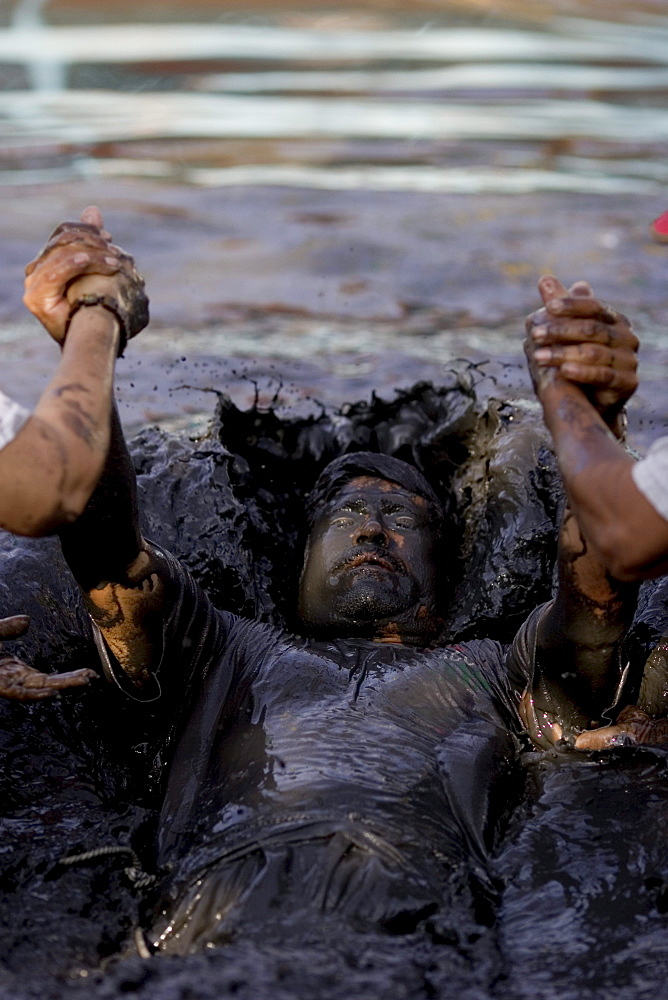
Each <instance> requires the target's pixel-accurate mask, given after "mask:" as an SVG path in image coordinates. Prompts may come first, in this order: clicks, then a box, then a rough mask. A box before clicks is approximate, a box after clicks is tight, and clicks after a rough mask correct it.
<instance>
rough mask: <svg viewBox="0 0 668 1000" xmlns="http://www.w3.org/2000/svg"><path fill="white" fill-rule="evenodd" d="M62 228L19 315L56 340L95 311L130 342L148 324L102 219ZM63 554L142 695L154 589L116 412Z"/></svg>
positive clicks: (36, 265) (138, 285) (153, 648)
mask: <svg viewBox="0 0 668 1000" xmlns="http://www.w3.org/2000/svg"><path fill="white" fill-rule="evenodd" d="M91 217H92V218H93V219H94V222H95V223H97V224H93V223H91V222H89V221H86V222H82V223H65V224H64V225H63V226H60V227H59V228H58V229H56V230H55V232H54V233H53V235H52V236H51V238H50V239H49V241H48V243H47V244H46V247H45V248H44V250H43V251H42V253H41V254H40V255H39V257H38V258H37V259H36V260H35V261H34V262H33V263H32V264H30V265H29V266H28V268H27V275H28V277H27V279H26V295H25V298H24V301H25V303H26V305H27V306H28V308H29V309H30V310H31V311H32V312H33V313H34V314H35V315H36V316H37V318H38V319H40V321H41V322H42V323H43V325H44V326H45V327H46V329H47V330H48V332H49V334H50V335H51V336H52V337H53V338H54V339H55V340H57V341H58V342H59V343H62V342H63V340H65V339H66V332H67V329H68V325H69V324H70V323H72V322H74V321H75V320H76V321H77V323H78V324H79V326H81V325H82V324H84V325H85V324H86V323H88V324H92V323H93V322H94V319H95V315H96V314H99V313H100V311H102V312H103V313H107V314H109V315H111V316H112V317H115V318H116V320H117V321H118V323H119V324H120V326H121V327H122V331H121V335H122V338H123V339H122V341H121V343H122V344H124V340H125V338H127V337H129V336H133V335H134V334H135V333H137V332H138V330H140V329H141V328H142V326H144V325H145V323H146V321H147V319H148V312H147V309H146V297H145V295H144V290H143V281H142V279H141V277H140V276H139V274H138V273H137V271H136V269H135V267H134V263H133V261H132V259H131V258H130V257H128V256H127V254H124V253H123V252H122V251H120V250H119V248H118V247H115V246H113V244H111V242H110V237H109V234H108V233H106V232H105V231H104V230H103V229H102V228H101V227H102V219H101V217H100V216H99V213H97V215H94V216H91V215H89V216H88V217H86V218H91ZM112 405H113V404H112ZM60 536H61V542H62V546H63V552H64V554H65V558H66V559H67V561H68V563H69V565H70V568H71V569H72V572H73V574H74V576H75V578H76V580H77V582H78V584H79V586H80V587H81V589H82V590H83V593H84V597H85V599H86V603H87V605H88V609H89V611H90V613H91V615H92V617H93V620H94V621H95V622H96V623H97V625H98V627H99V628H100V631H101V632H102V635H103V636H104V638H105V640H106V642H107V644H108V646H109V648H110V649H111V651H112V652H113V654H114V655H115V657H116V658H117V660H118V661H119V664H120V665H121V667H122V668H123V670H124V671H125V672H126V673H127V675H128V676H129V678H130V679H131V681H132V682H133V683H134V684H135V685H136V686H137V688H138V689H141V688H142V687H143V686H144V685H145V684H146V683H147V682H148V681H149V680H150V677H151V674H152V672H153V669H154V667H155V665H156V664H157V662H158V660H159V657H160V654H161V651H162V649H161V646H162V614H161V610H162V597H163V587H162V581H161V579H160V576H159V573H158V571H157V566H158V563H159V560H158V559H156V557H155V556H154V554H153V552H152V551H151V549H150V547H148V546H147V545H146V544H145V543H144V541H143V539H142V537H141V534H140V531H139V523H138V512H137V499H136V482H135V474H134V469H133V467H132V462H131V460H130V456H129V454H128V451H127V448H126V445H125V441H124V439H123V434H122V430H121V426H120V421H119V419H118V414H117V413H116V410H115V407H114V408H113V412H112V414H111V424H110V443H109V450H108V453H107V459H106V463H105V467H104V470H103V473H102V476H101V478H100V481H99V483H98V486H97V488H96V489H95V492H94V493H93V496H92V498H91V500H90V502H89V504H88V506H87V507H86V509H85V510H84V512H83V514H82V515H81V516H80V517H79V519H78V520H77V521H76V522H75V523H74V524H71V525H68V526H66V527H64V528H62V529H61V532H60Z"/></svg>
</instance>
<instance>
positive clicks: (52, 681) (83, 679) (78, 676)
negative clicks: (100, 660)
mask: <svg viewBox="0 0 668 1000" xmlns="http://www.w3.org/2000/svg"><path fill="white" fill-rule="evenodd" d="M96 677H97V674H96V673H95V671H94V670H89V669H88V668H84V669H82V670H70V671H68V672H67V673H64V674H42V673H40V672H39V671H36V672H35V674H31V675H30V677H29V678H28V679H27V680H26V683H25V686H26V687H27V688H31V689H35V688H37V689H39V688H42V689H45V690H47V691H64V690H65V688H72V687H83V686H84V685H85V684H89V683H90V682H91V681H92V680H95V678H96Z"/></svg>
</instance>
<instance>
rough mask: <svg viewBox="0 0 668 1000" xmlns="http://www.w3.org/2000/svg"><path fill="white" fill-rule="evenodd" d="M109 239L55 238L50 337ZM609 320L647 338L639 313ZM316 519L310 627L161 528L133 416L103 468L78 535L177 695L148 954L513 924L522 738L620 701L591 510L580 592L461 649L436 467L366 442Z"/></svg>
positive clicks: (91, 574) (98, 618)
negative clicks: (189, 553)
mask: <svg viewBox="0 0 668 1000" xmlns="http://www.w3.org/2000/svg"><path fill="white" fill-rule="evenodd" d="M106 246H107V239H106V236H105V234H104V233H103V232H101V231H97V232H95V231H93V230H92V229H91V228H90V227H87V228H86V229H82V230H81V232H80V235H79V236H77V230H76V227H75V226H72V225H69V226H68V227H67V228H66V229H64V230H63V229H61V230H57V231H56V233H55V234H54V236H53V237H52V240H51V243H50V244H49V245H48V246H47V252H46V253H45V254H44V255H43V257H42V258H41V259H40V261H39V262H38V264H37V267H36V269H35V270H33V272H32V274H31V276H30V277H29V279H28V287H27V294H26V302H27V304H28V305H29V307H30V308H32V310H33V312H35V314H36V315H37V316H38V317H39V318H41V319H42V321H43V322H44V324H45V325H46V326H47V329H50V330H51V332H53V330H52V327H53V325H54V321H53V318H52V317H50V316H49V315H47V314H46V313H45V310H44V308H43V301H44V299H45V297H46V296H47V285H48V280H46V279H45V275H47V276H48V261H49V254H50V252H54V253H55V252H58V253H63V252H65V253H67V254H70V255H71V260H72V261H74V260H75V258H76V254H77V253H80V252H82V250H85V252H86V254H87V255H88V257H89V258H90V259H91V260H92V261H93V264H92V265H89V266H88V270H89V271H91V270H94V261H95V260H96V259H97V257H99V259H100V260H101V261H102V260H103V258H104V255H105V250H106ZM63 248H66V249H63ZM100 270H101V271H103V268H102V267H101V268H100ZM38 273H41V279H42V280H41V284H40V286H39V294H37V293H36V292H34V288H35V287H36V286H35V284H34V282H35V275H36V274H38ZM117 280H118V279H117V277H114V276H106V277H103V276H101V277H100V279H99V281H100V294H104V295H105V296H112V297H113V295H114V282H115V281H117ZM60 294H62V289H61V290H59V289H58V288H57V287H55V286H54V287H52V288H49V289H48V295H49V296H50V298H51V300H55V299H56V298H57V297H58V295H60ZM601 315H602V316H604V318H603V319H600V318H599V317H597V318H596V320H595V321H596V322H606V323H608V324H610V326H611V327H612V328H614V330H615V334H616V337H617V340H618V341H625V337H626V332H627V330H626V325H625V321H624V320H623V319H621V318H619V317H617V315H616V314H613V313H612V312H611V311H609V310H608V311H607V312H605V311H604V310H603V309H602V308H601ZM592 321H594V320H592ZM620 351H621V349H620ZM631 353H632V352H631ZM620 358H621V353H620ZM620 363H622V361H621V360H620ZM624 363H626V361H624ZM629 394H630V392H629V391H628V389H627V390H625V391H624V392H623V393H621V395H620V399H621V397H622V396H623V397H624V398H626V396H628V395H629ZM621 401H622V402H623V399H621ZM307 517H308V527H309V538H308V544H307V549H306V554H305V558H304V565H303V572H302V576H301V584H300V589H299V595H298V612H299V619H300V622H301V625H300V628H299V635H292V634H290V633H288V632H286V631H284V630H283V629H280V628H277V627H274V626H272V625H269V624H265V623H260V622H256V621H251V620H245V619H242V618H239V617H237V616H236V615H234V614H230V613H228V612H226V611H220V610H218V609H216V608H214V607H213V606H212V604H211V603H210V601H209V600H208V598H207V597H206V596H205V595H204V593H203V592H202V591H201V590H200V589H199V587H198V586H197V585H196V584H195V583H194V581H193V580H192V578H191V577H190V576H189V574H188V572H187V570H186V569H185V568H184V567H183V566H181V565H180V564H179V563H178V562H177V561H176V560H175V559H174V558H173V557H172V556H170V555H169V553H167V552H165V551H163V550H161V549H159V548H158V547H157V546H155V545H153V544H151V543H150V542H149V541H146V540H144V539H143V538H142V536H141V534H140V531H139V527H138V511H137V503H136V491H135V477H134V473H133V469H132V465H131V463H130V461H129V457H128V454H127V451H126V448H125V444H124V442H123V438H122V435H121V431H120V428H119V424H118V421H117V420H115V423H114V430H113V439H112V444H111V448H110V452H109V458H108V462H107V468H106V471H105V474H104V475H103V478H102V480H101V482H100V485H99V486H98V488H97V490H96V492H95V494H94V496H93V498H92V501H91V503H90V504H89V507H88V509H87V510H86V512H85V513H84V514H83V516H82V517H81V518H80V519H79V520H78V521H77V523H76V524H74V525H72V526H70V527H68V528H67V529H66V530H65V531H63V532H62V536H61V537H62V541H63V549H64V552H65V555H66V558H67V560H68V562H69V565H70V566H71V568H72V571H73V573H74V575H75V577H76V579H77V581H78V583H79V585H80V586H81V588H82V590H83V592H84V595H85V598H86V601H87V605H88V608H89V610H90V613H91V616H92V618H93V621H94V622H95V624H96V628H97V633H98V641H99V647H100V650H101V653H102V656H103V661H104V665H105V672H106V673H107V675H108V677H109V678H111V679H113V680H114V681H115V682H116V684H118V685H119V686H120V687H121V688H122V689H123V690H124V691H125V692H127V693H128V694H129V695H130V696H131V697H133V698H135V699H138V700H146V701H147V702H153V703H155V704H154V705H153V706H152V707H153V708H155V706H156V705H157V706H158V711H159V712H161V713H162V714H161V716H160V718H161V720H162V722H161V731H160V734H159V737H158V739H157V740H156V745H155V747H154V760H155V765H156V769H157V773H158V776H159V779H160V788H161V792H162V796H163V798H162V811H161V815H160V821H159V826H158V830H157V836H156V846H155V858H154V864H155V866H156V869H157V870H159V871H161V872H164V873H165V877H164V879H163V880H162V882H161V886H160V893H159V894H157V896H156V900H155V902H154V907H153V909H152V911H151V912H150V913H149V914H147V916H146V919H145V922H144V926H145V938H146V942H148V944H147V945H146V944H144V943H143V941H142V945H141V947H142V949H145V948H146V947H148V948H149V950H151V951H162V952H166V953H172V954H189V953H192V952H195V951H198V950H200V949H203V948H207V947H215V946H217V945H221V944H224V943H226V942H228V941H231V940H234V939H235V938H239V937H245V936H249V935H250V936H253V935H254V936H255V937H256V938H258V939H260V940H261V941H262V942H263V943H264V942H270V941H271V940H272V939H275V940H276V941H278V942H283V941H285V940H286V938H287V937H288V936H290V935H295V936H298V937H299V939H300V940H302V941H304V940H308V939H310V937H312V936H314V935H320V936H324V937H325V938H327V940H328V941H332V942H338V941H339V940H341V939H342V935H344V934H345V933H348V932H351V933H353V935H358V934H359V932H362V931H363V932H365V933H367V932H373V931H376V932H382V933H386V934H388V933H393V934H409V933H411V932H414V931H416V930H417V929H419V928H420V927H422V928H425V927H427V928H431V930H430V933H431V934H432V936H434V935H435V937H434V940H436V939H437V940H439V941H451V942H454V941H458V940H461V939H462V937H464V938H465V937H466V935H467V934H469V932H471V933H472V929H473V928H474V927H475V926H476V920H477V921H482V922H489V920H490V912H491V911H490V908H489V903H490V893H491V885H490V880H489V878H488V873H487V865H486V859H487V852H488V850H489V848H490V847H491V846H492V844H493V842H494V837H495V833H496V831H497V829H498V825H499V821H500V820H501V819H502V817H503V815H504V812H506V811H507V809H508V808H509V807H510V805H511V804H512V790H513V785H512V781H511V773H512V768H513V762H514V760H515V759H516V755H517V751H518V748H519V746H520V741H521V740H522V739H523V737H524V736H525V734H526V733H527V730H528V732H529V733H530V735H531V737H532V738H533V740H534V741H535V743H536V744H538V745H539V746H541V747H550V746H551V745H552V744H553V743H555V742H558V741H559V740H561V739H566V740H568V741H572V740H573V739H574V738H575V737H576V736H577V734H578V732H580V731H582V730H583V729H586V728H587V727H588V726H589V725H590V724H591V723H592V721H593V722H596V720H598V719H600V717H601V715H602V713H603V712H604V711H605V710H606V709H608V707H609V706H610V705H612V704H613V703H614V701H615V697H616V692H617V689H618V685H619V683H620V673H621V672H620V666H619V656H618V646H619V643H620V640H621V638H622V635H623V633H624V631H625V629H626V627H627V625H628V623H629V621H630V618H631V615H632V612H633V607H634V597H635V590H634V589H633V588H630V587H628V586H623V585H618V584H617V583H616V582H615V581H613V580H612V579H610V578H609V577H608V576H607V575H606V573H605V571H604V570H603V569H602V567H601V565H600V564H599V563H598V562H597V560H596V558H595V557H594V556H592V554H591V553H590V552H589V551H587V549H586V547H584V546H583V544H582V541H581V538H580V533H579V530H578V526H577V523H576V521H575V519H574V518H573V516H572V515H570V514H568V513H567V514H566V516H565V519H564V523H563V526H562V530H561V544H560V550H559V570H560V575H559V587H558V593H557V596H556V598H555V600H554V601H553V602H551V603H550V604H548V605H546V606H544V607H542V608H539V609H537V610H536V611H535V612H534V613H533V614H532V615H531V616H530V617H529V619H528V620H527V622H526V623H525V624H524V625H523V627H522V628H521V629H520V631H519V633H518V635H517V637H516V639H515V642H514V643H513V646H512V648H511V649H510V650H509V651H507V653H506V651H504V649H503V648H502V647H501V646H500V645H499V644H498V643H497V642H493V641H491V640H479V641H470V642H466V643H462V644H459V645H456V646H443V645H440V644H439V636H440V631H441V617H440V613H439V601H440V585H441V582H442V579H443V577H444V575H445V572H447V566H448V563H449V561H450V560H451V559H453V558H454V556H453V553H452V552H451V549H450V546H449V539H448V527H447V524H446V523H445V521H444V517H443V512H442V509H441V504H440V503H439V499H438V497H437V496H436V495H435V493H434V491H433V489H432V488H431V486H430V485H429V483H428V482H427V481H426V480H425V478H424V477H423V476H422V474H421V473H420V472H419V471H418V470H416V469H415V468H413V467H411V466H409V465H407V464H406V463H404V462H402V461H399V460H396V459H394V458H391V457H388V456H382V455H376V454H371V453H368V452H360V453H353V454H349V455H345V456H343V457H341V458H338V459H336V460H335V461H334V462H332V463H331V464H330V465H328V466H327V467H326V468H325V469H324V471H323V472H322V474H321V476H320V478H319V479H318V481H317V483H316V484H315V486H314V489H313V491H312V493H311V495H310V499H309V503H308V510H307ZM444 568H445V571H444Z"/></svg>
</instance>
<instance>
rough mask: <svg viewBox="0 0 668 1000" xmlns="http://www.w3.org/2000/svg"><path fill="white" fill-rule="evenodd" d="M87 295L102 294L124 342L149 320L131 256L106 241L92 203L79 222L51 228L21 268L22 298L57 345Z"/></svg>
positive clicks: (96, 211)
mask: <svg viewBox="0 0 668 1000" xmlns="http://www.w3.org/2000/svg"><path fill="white" fill-rule="evenodd" d="M86 296H93V297H99V298H103V299H104V300H105V304H106V307H107V308H109V309H110V311H112V312H113V313H114V314H115V315H116V316H117V318H118V319H119V322H120V323H121V325H122V327H123V329H122V331H121V353H122V349H123V347H124V346H125V342H126V340H127V339H129V338H130V337H134V336H135V334H137V333H139V331H140V330H143V328H144V327H145V326H146V324H147V323H148V299H147V297H146V293H145V291H144V280H143V278H142V277H141V275H140V274H139V272H138V271H137V269H136V267H135V264H134V260H133V259H132V257H131V256H130V255H129V254H127V253H125V251H124V250H122V249H121V248H120V247H118V246H116V245H115V244H113V243H112V242H111V236H110V234H109V233H108V232H107V231H106V230H105V229H104V223H103V220H102V215H101V214H100V211H99V209H97V208H96V207H95V206H90V207H89V208H86V209H84V211H83V212H82V213H81V220H80V221H79V222H63V223H62V224H61V225H60V226H58V227H57V228H56V229H54V231H53V233H52V234H51V236H50V237H49V239H48V240H47V242H46V245H45V246H44V249H43V250H42V251H41V252H40V253H39V254H38V256H37V257H36V258H35V259H34V260H33V261H31V262H30V263H29V264H28V266H27V267H26V281H25V293H24V296H23V302H24V304H25V305H26V306H27V308H28V309H29V310H30V312H31V313H32V314H33V315H34V316H36V317H37V319H38V320H39V321H40V322H41V323H42V325H43V326H44V327H45V328H46V330H47V331H48V333H49V334H50V335H51V336H52V337H53V339H54V340H56V341H57V342H58V343H59V344H62V343H63V342H64V340H65V337H66V334H67V329H68V325H69V321H70V318H71V316H72V314H73V312H74V311H75V310H76V308H77V305H78V304H80V303H81V301H82V299H85V297H86Z"/></svg>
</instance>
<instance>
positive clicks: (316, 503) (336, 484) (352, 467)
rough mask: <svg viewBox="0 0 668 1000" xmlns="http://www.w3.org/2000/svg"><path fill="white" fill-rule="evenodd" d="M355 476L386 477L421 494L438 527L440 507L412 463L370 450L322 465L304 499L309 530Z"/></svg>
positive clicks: (437, 527) (353, 453)
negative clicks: (324, 509) (322, 467)
mask: <svg viewBox="0 0 668 1000" xmlns="http://www.w3.org/2000/svg"><path fill="white" fill-rule="evenodd" d="M358 476H373V477H374V478H375V479H386V480H388V481H389V482H391V483H397V485H399V486H401V487H403V489H405V490H407V491H408V492H409V493H412V494H413V495H414V496H420V497H424V499H425V500H427V502H428V503H429V513H430V517H431V519H432V522H433V524H434V526H435V528H436V529H437V530H438V529H439V528H440V527H442V524H443V520H444V511H443V506H442V504H441V502H440V500H439V499H438V497H437V495H436V493H435V492H434V490H433V488H432V487H431V486H430V484H429V483H428V482H427V480H426V479H425V477H424V476H423V475H422V473H421V472H420V471H419V469H416V468H415V466H414V465H409V464H408V462H404V461H403V460H402V459H400V458H392V456H391V455H380V454H377V453H375V452H372V451H354V452H351V453H350V454H348V455H341V456H340V457H339V458H335V459H334V461H333V462H330V463H329V465H327V466H325V468H324V469H323V470H322V472H321V473H320V475H319V476H318V479H317V480H316V483H315V485H314V487H313V489H312V490H311V492H310V493H309V495H308V497H307V500H306V516H307V519H308V527H309V530H310V529H312V528H313V526H314V525H315V523H316V521H317V519H318V517H319V515H320V514H321V512H322V508H323V507H326V506H327V505H328V504H329V503H331V502H332V501H333V500H334V499H335V498H336V497H337V496H338V494H339V493H340V492H341V490H342V489H343V487H344V486H345V485H346V483H349V482H350V480H351V479H356V478H357V477H358Z"/></svg>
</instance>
